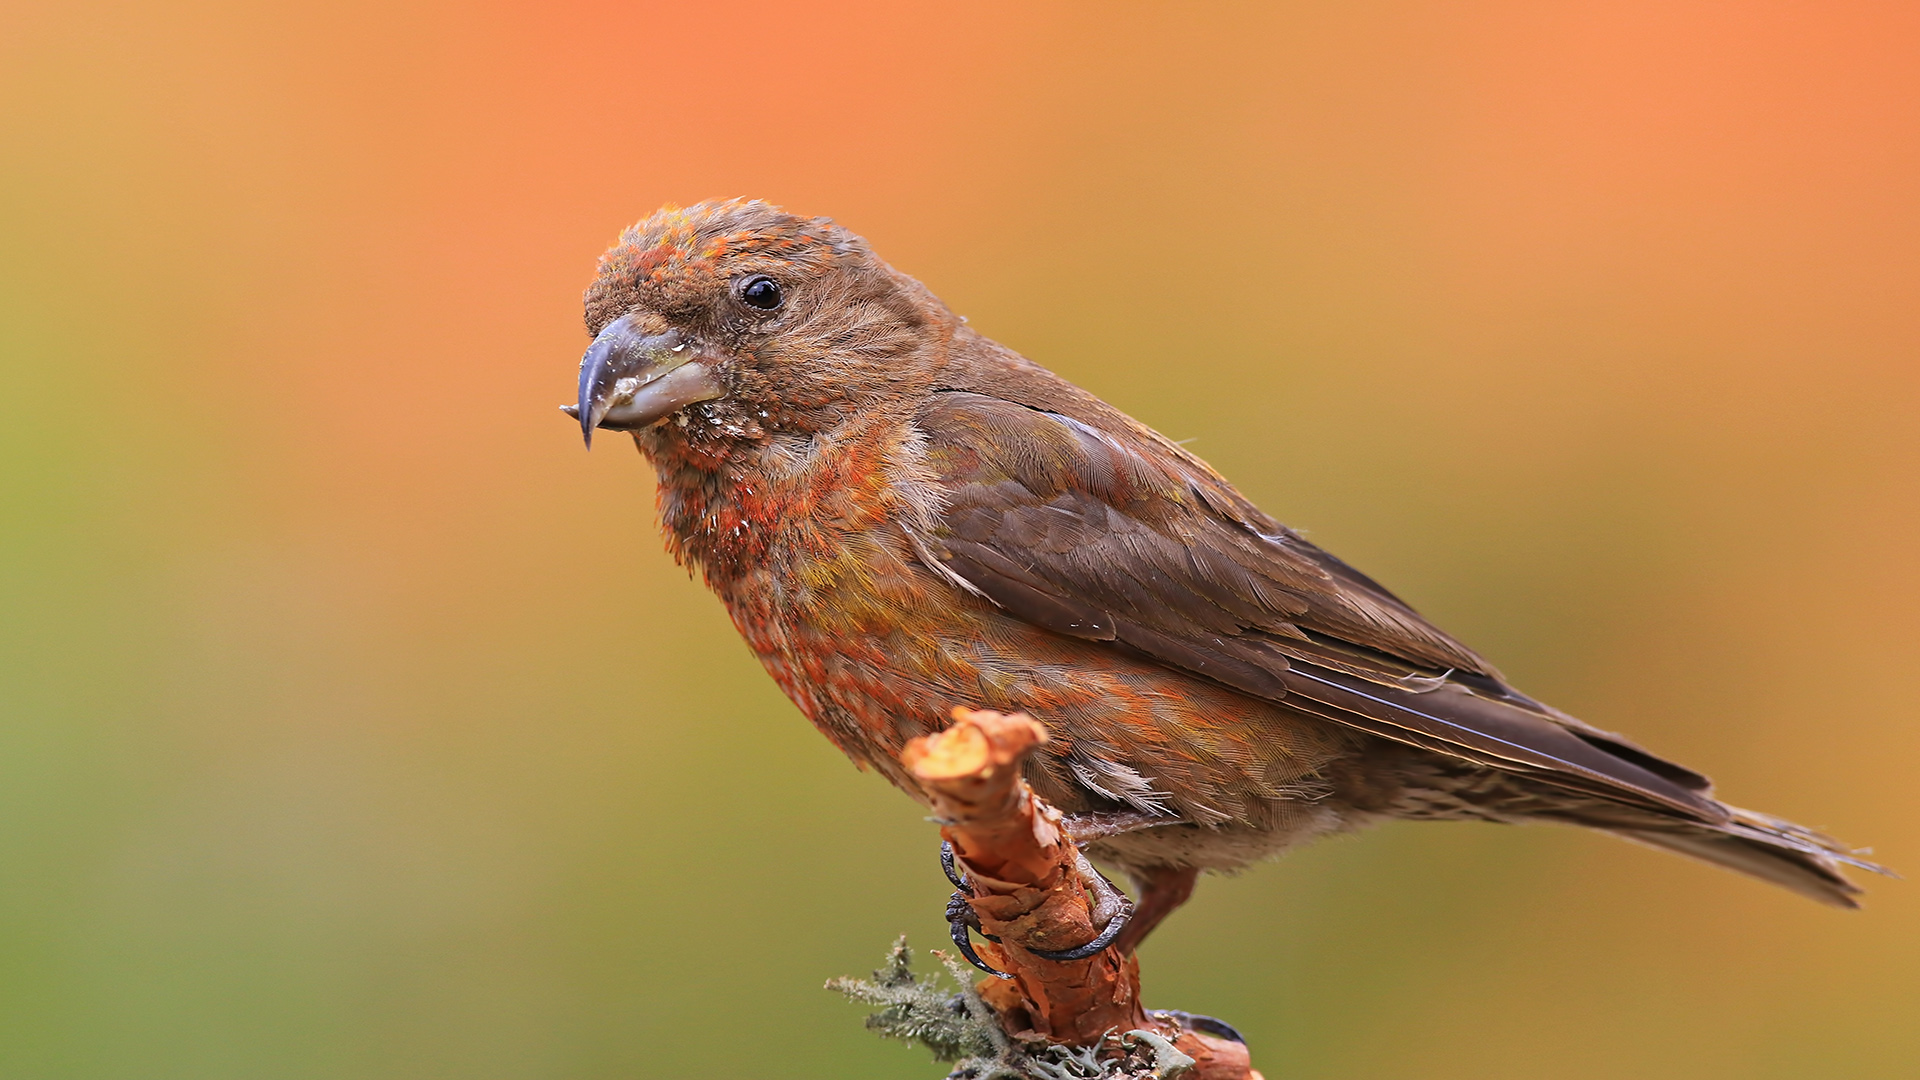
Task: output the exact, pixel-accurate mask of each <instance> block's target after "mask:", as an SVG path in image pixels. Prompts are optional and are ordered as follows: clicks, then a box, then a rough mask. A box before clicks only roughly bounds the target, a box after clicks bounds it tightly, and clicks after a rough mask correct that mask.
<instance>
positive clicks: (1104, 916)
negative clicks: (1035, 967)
mask: <svg viewBox="0 0 1920 1080" xmlns="http://www.w3.org/2000/svg"><path fill="white" fill-rule="evenodd" d="M1074 861H1075V864H1076V868H1077V869H1078V871H1079V876H1080V884H1081V885H1082V886H1083V887H1085V888H1086V890H1087V895H1088V896H1089V897H1090V898H1091V900H1092V907H1091V908H1090V909H1089V911H1088V912H1087V914H1088V916H1089V917H1090V918H1091V919H1092V921H1093V924H1094V925H1095V926H1099V927H1102V929H1101V931H1100V933H1098V934H1096V935H1094V938H1093V940H1092V941H1089V942H1087V943H1086V944H1085V945H1076V946H1075V947H1073V948H1071V949H1056V950H1048V949H1029V950H1027V951H1029V952H1031V953H1033V955H1035V956H1038V957H1040V958H1041V959H1042V960H1054V961H1065V960H1085V959H1086V958H1087V957H1089V956H1092V955H1094V954H1095V953H1098V952H1099V951H1100V950H1102V949H1104V948H1106V947H1107V946H1109V945H1111V944H1113V941H1114V939H1115V938H1117V937H1119V936H1120V934H1121V932H1122V931H1124V930H1125V929H1126V928H1127V920H1128V919H1129V918H1130V917H1131V916H1132V914H1133V901H1131V900H1129V899H1127V894H1126V893H1123V892H1121V891H1120V890H1119V889H1118V888H1116V887H1115V886H1114V884H1113V882H1111V881H1108V880H1107V879H1106V876H1105V875H1103V874H1102V873H1100V871H1098V870H1096V869H1094V867H1093V864H1092V863H1091V862H1088V861H1087V856H1086V853H1085V852H1083V851H1079V850H1077V849H1076V850H1075V852H1074ZM940 869H941V870H943V871H945V872H946V875H947V880H948V881H951V882H953V895H952V896H951V897H948V898H947V930H948V932H949V933H950V935H951V936H952V937H953V944H954V945H955V947H957V948H958V949H959V950H960V955H961V956H964V957H966V959H967V962H968V963H970V964H972V965H973V966H974V967H977V968H979V969H980V970H981V971H984V972H986V973H987V974H989V975H992V976H994V977H996V978H1001V979H1010V978H1012V977H1013V976H1011V975H1008V974H1007V973H1006V972H1004V971H1000V970H998V969H997V968H994V967H992V966H991V965H989V964H988V963H987V962H986V961H984V960H982V959H980V954H979V953H976V952H974V950H973V939H972V938H971V937H970V936H969V931H978V932H979V934H980V936H981V937H983V938H986V939H987V940H988V941H991V942H993V943H994V944H996V945H997V944H999V943H1000V939H999V938H997V937H994V936H993V935H992V934H989V933H987V932H986V931H985V930H982V929H981V928H980V916H979V915H978V914H976V913H975V912H974V910H973V904H972V903H970V902H969V901H970V898H971V897H972V895H973V887H972V886H970V885H968V884H967V879H966V878H964V877H961V876H960V868H959V867H958V866H956V865H955V864H954V861H953V845H952V844H950V843H947V842H945V841H942V842H941V844H940Z"/></svg>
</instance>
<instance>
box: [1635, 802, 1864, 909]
mask: <svg viewBox="0 0 1920 1080" xmlns="http://www.w3.org/2000/svg"><path fill="white" fill-rule="evenodd" d="M1727 809H1728V810H1729V811H1731V812H1732V814H1733V817H1732V819H1731V820H1729V821H1727V822H1726V823H1725V824H1724V825H1705V824H1699V825H1692V824H1690V825H1685V826H1680V825H1671V826H1667V827H1663V828H1646V829H1618V828H1616V829H1612V830H1609V831H1611V832H1613V833H1614V834H1615V835H1617V836H1621V837H1624V838H1626V839H1628V840H1635V841H1638V842H1640V843H1642V844H1651V845H1652V846H1654V847H1659V848H1666V849H1667V850H1668V851H1677V852H1679V853H1680V854H1682V855H1691V856H1693V857H1694V858H1696V859H1703V860H1705V861H1707V862H1710V863H1717V864H1719V865H1720V866H1724V867H1726V868H1727V869H1729V870H1738V871H1740V872H1741V873H1743V874H1749V875H1751V876H1753V877H1757V878H1759V879H1760V880H1762V881H1770V882H1772V883H1773V884H1775V885H1780V886H1783V887H1785V888H1788V889H1792V890H1793V891H1794V892H1797V893H1799V894H1800V895H1802V896H1806V897H1811V898H1812V899H1815V900H1818V901H1820V902H1821V903H1823V904H1832V905H1834V906H1835V907H1846V908H1852V907H1859V906H1860V904H1859V902H1858V901H1856V900H1855V899H1854V897H1855V896H1857V895H1859V893H1860V887H1859V886H1857V885H1855V884H1853V883H1852V882H1850V881H1848V880H1847V879H1846V878H1845V877H1844V876H1843V875H1842V874H1841V872H1840V867H1841V866H1842V865H1846V866H1855V867H1859V868H1860V869H1862V870H1870V871H1872V872H1873V873H1876V874H1885V875H1887V876H1889V877H1894V876H1897V875H1895V874H1894V873H1893V871H1891V870H1888V869H1887V868H1886V867H1884V866H1880V865H1877V864H1875V863H1872V862H1868V861H1867V860H1865V859H1863V858H1861V857H1860V854H1861V853H1859V852H1855V851H1853V850H1851V849H1849V848H1847V847H1846V846H1845V845H1843V844H1841V843H1840V842H1839V841H1837V840H1835V839H1834V838H1833V837H1831V836H1827V835H1824V834H1822V833H1818V832H1815V831H1813V830H1812V829H1809V828H1806V827H1804V826H1801V825H1795V824H1794V823H1793V822H1791V821H1786V820H1783V819H1781V818H1776V817H1770V816H1768V815H1766V814H1760V813H1755V812H1754V811H1752V810H1742V809H1740V808H1739V807H1736V806H1729V807H1727Z"/></svg>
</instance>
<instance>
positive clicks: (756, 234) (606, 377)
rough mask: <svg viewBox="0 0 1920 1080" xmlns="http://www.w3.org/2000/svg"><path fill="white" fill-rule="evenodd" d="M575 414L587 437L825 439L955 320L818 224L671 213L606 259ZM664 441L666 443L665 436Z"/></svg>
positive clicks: (744, 211)
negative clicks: (671, 433) (620, 433)
mask: <svg viewBox="0 0 1920 1080" xmlns="http://www.w3.org/2000/svg"><path fill="white" fill-rule="evenodd" d="M586 315H587V332H588V333H589V334H591V335H593V344H592V345H591V346H590V347H589V348H588V349H587V353H586V356H585V357H584V358H582V359H581V361H580V397H579V401H578V402H577V403H576V404H574V405H570V406H565V407H564V408H565V409H566V411H567V412H568V413H569V414H570V415H572V416H574V417H576V418H577V419H578V420H579V421H580V428H581V431H582V432H583V433H584V434H585V436H586V438H587V442H588V445H592V441H593V431H594V429H595V428H596V427H599V428H611V429H615V430H625V431H639V430H643V429H648V428H653V427H655V426H656V425H669V426H670V427H673V428H678V429H680V430H681V431H684V432H686V433H687V434H688V435H689V437H700V438H713V439H742V438H759V437H764V436H766V435H767V434H769V433H781V432H788V433H795V434H809V433H813V432H818V431H824V430H829V429H831V428H833V427H835V426H837V425H838V424H839V423H841V422H842V421H843V420H844V419H845V418H846V417H847V416H849V415H852V414H853V413H855V412H857V411H860V410H861V409H863V408H864V407H865V406H866V405H867V404H868V403H870V402H871V401H872V400H874V399H875V398H876V397H878V396H882V395H888V394H892V395H895V396H897V395H898V394H899V393H900V392H901V391H902V390H904V389H907V388H906V387H904V386H902V385H901V384H902V383H903V382H904V381H910V380H911V377H912V374H913V372H914V370H915V369H916V367H920V366H924V363H925V357H926V355H927V352H928V350H927V348H926V346H928V345H929V344H930V343H932V342H935V341H937V340H939V339H940V338H941V337H943V336H944V334H946V333H950V332H951V331H950V325H949V324H950V323H951V321H952V317H951V316H950V315H949V314H948V313H947V312H946V310H945V308H943V307H942V306H941V305H940V304H939V302H938V301H936V300H934V299H933V298H932V296H931V295H930V294H928V293H927V291H926V290H925V289H924V288H922V287H921V286H920V285H919V284H918V283H917V282H915V281H913V280H912V279H911V278H908V277H906V276H904V275H902V274H899V273H897V272H895V271H894V270H893V269H892V268H891V267H889V266H887V265H886V264H885V263H884V262H882V261H881V260H880V259H878V258H876V257H875V256H874V254H873V252H872V251H870V250H869V249H868V248H867V245H866V242H865V241H863V240H861V239H860V238H859V237H857V236H855V235H853V234H852V233H850V232H848V231H847V230H845V229H843V228H841V227H840V226H838V225H835V224H834V223H833V222H832V221H831V220H829V219H826V218H803V217H798V216H795V215H793V214H789V213H786V212H785V211H783V210H781V209H779V208H778V207H775V206H771V205H769V204H767V203H764V202H758V201H751V200H744V199H735V200H728V201H724V202H706V203H700V204H698V205H695V206H690V207H687V208H685V209H680V208H677V207H668V208H666V209H663V210H660V211H658V212H657V213H655V214H654V215H653V216H652V217H650V218H648V219H646V220H645V221H642V222H641V223H640V224H638V225H635V226H634V227H632V228H630V229H628V230H627V231H626V232H625V233H623V234H622V235H621V237H620V242H619V243H617V244H615V245H614V246H613V247H612V248H611V249H610V250H609V251H608V252H607V253H606V254H605V255H603V256H602V257H601V259H600V272H599V275H598V277H596V278H595V280H594V282H593V285H592V286H591V287H590V288H588V289H587V295H586ZM662 430H668V429H667V428H663V429H662Z"/></svg>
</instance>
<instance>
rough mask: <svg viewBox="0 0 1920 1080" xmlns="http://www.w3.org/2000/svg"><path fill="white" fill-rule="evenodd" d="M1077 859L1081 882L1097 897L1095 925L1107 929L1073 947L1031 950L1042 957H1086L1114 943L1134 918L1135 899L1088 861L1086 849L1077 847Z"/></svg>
mask: <svg viewBox="0 0 1920 1080" xmlns="http://www.w3.org/2000/svg"><path fill="white" fill-rule="evenodd" d="M1074 861H1075V863H1076V865H1077V868H1078V869H1079V871H1080V884H1082V885H1084V886H1085V887H1086V890H1087V894H1088V896H1090V897H1091V898H1092V900H1093V907H1092V909H1091V910H1090V911H1088V912H1087V914H1088V915H1090V916H1091V917H1092V919H1093V923H1094V925H1095V926H1103V927H1104V929H1102V930H1101V931H1100V933H1098V934H1096V935H1095V936H1094V939H1093V940H1092V941H1089V942H1087V943H1086V944H1085V945H1076V946H1075V947H1073V948H1071V949H1054V950H1048V949H1029V950H1027V951H1028V952H1031V953H1032V954H1033V955H1035V956H1038V957H1040V958H1041V959H1042V960H1055V961H1066V960H1085V959H1086V958H1087V957H1089V956H1093V955H1095V954H1096V953H1098V952H1099V951H1100V950H1102V949H1104V948H1106V947H1107V946H1109V945H1111V944H1113V942H1114V939H1115V938H1117V937H1119V936H1120V931H1122V930H1125V929H1126V928H1127V920H1129V919H1131V918H1133V901H1132V900H1129V899H1127V894H1126V893H1123V892H1121V891H1120V890H1119V889H1118V888H1116V887H1115V886H1114V884H1113V882H1111V881H1108V880H1107V878H1106V875H1105V874H1102V873H1101V872H1100V871H1098V870H1096V869H1094V867H1093V864H1092V863H1091V862H1088V861H1087V855H1086V852H1084V851H1079V850H1076V851H1075V852H1074Z"/></svg>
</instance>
